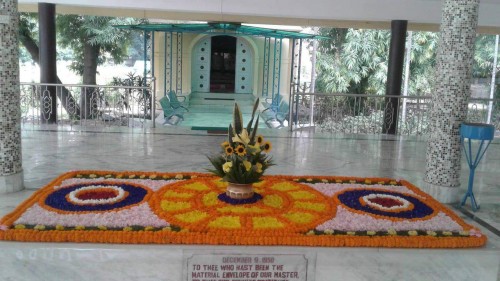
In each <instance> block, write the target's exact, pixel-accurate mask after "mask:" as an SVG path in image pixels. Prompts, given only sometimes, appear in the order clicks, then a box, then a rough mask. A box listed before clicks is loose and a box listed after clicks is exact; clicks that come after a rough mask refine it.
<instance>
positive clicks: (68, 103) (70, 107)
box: [19, 34, 80, 118]
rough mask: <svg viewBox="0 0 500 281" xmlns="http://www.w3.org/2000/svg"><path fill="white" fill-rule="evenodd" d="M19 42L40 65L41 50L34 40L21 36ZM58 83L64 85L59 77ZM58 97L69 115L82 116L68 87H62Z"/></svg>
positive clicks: (73, 116)
mask: <svg viewBox="0 0 500 281" xmlns="http://www.w3.org/2000/svg"><path fill="white" fill-rule="evenodd" d="M19 40H20V41H21V43H22V44H23V46H24V47H25V48H26V50H28V53H30V55H31V59H33V61H34V62H36V64H38V65H40V57H39V48H38V45H37V44H36V42H35V40H33V38H31V37H29V36H26V35H23V34H21V36H19ZM57 83H59V84H62V82H61V79H59V77H57ZM57 97H58V98H59V100H60V101H61V103H62V106H63V107H64V109H65V110H66V112H68V115H69V116H70V117H71V118H79V116H80V107H79V106H78V103H77V102H76V101H75V99H74V98H73V96H72V95H71V93H70V92H69V90H68V89H66V87H61V91H57Z"/></svg>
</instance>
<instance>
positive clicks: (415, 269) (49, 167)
mask: <svg viewBox="0 0 500 281" xmlns="http://www.w3.org/2000/svg"><path fill="white" fill-rule="evenodd" d="M261 133H262V134H263V135H264V136H266V137H267V138H268V139H269V140H270V141H271V142H272V143H273V151H272V155H273V158H274V161H275V162H276V163H277V165H276V166H273V167H271V168H270V169H269V170H268V173H269V174H287V175H294V174H295V175H299V174H301V175H305V174H309V175H344V176H360V177H391V178H397V179H407V180H409V181H410V182H412V183H414V184H415V185H417V186H421V187H422V186H424V181H423V179H424V173H425V150H426V141H425V139H423V138H418V137H391V136H388V137H386V136H364V135H321V134H313V133H310V132H307V131H304V132H294V133H290V132H287V131H285V130H280V131H271V130H262V131H261ZM224 140H225V136H221V135H209V134H207V133H206V132H201V131H190V130H184V129H178V128H173V129H168V128H163V127H161V128H157V129H129V130H117V129H112V128H109V129H106V128H103V129H99V130H94V131H71V130H60V131H53V130H52V129H51V128H50V127H48V128H46V129H43V130H40V128H37V130H23V132H22V149H23V168H24V180H25V187H26V190H24V191H21V192H16V193H10V194H2V195H0V215H1V216H3V215H6V214H7V213H9V212H11V211H12V210H13V209H14V208H15V206H17V205H18V204H19V203H20V202H22V201H23V200H25V199H26V198H28V197H29V196H30V195H31V194H32V193H33V192H34V191H35V190H36V189H39V188H41V187H43V186H44V185H46V184H48V183H49V182H50V181H51V180H52V179H54V178H55V177H57V175H59V174H61V173H64V172H67V171H70V170H84V169H85V170H94V169H95V170H139V171H168V172H181V171H196V172H205V171H206V169H207V168H210V165H209V162H208V160H207V158H206V156H207V155H210V154H212V153H215V152H216V151H217V149H218V147H219V143H221V142H222V141H224ZM499 160H500V142H499V141H498V139H497V140H495V141H494V142H493V143H492V144H491V145H490V148H489V149H488V152H487V154H486V156H485V158H484V159H483V160H482V161H481V164H480V165H479V167H478V169H477V172H476V181H475V185H474V191H475V194H476V196H477V198H478V201H479V202H480V204H481V208H480V210H479V211H478V212H476V213H475V214H474V215H475V216H477V217H478V218H480V219H481V220H483V221H484V222H486V223H487V224H489V225H491V226H492V227H493V228H496V229H499V226H500V222H499V217H500V200H499V199H500V183H499V182H498V179H499V176H498V173H499V171H500V161H499ZM461 175H462V177H461V183H462V186H461V187H460V190H461V193H464V192H465V190H466V186H467V180H468V167H467V165H466V164H465V159H463V163H462V171H461ZM468 206H469V202H468V204H467V206H466V207H465V208H468ZM450 207H453V206H450ZM454 211H455V212H457V214H459V215H460V216H461V217H463V218H464V219H465V220H466V221H467V222H468V223H471V224H475V225H477V223H476V222H475V221H473V220H471V219H470V218H469V217H467V216H465V215H464V214H463V213H461V212H460V211H459V210H458V209H454ZM478 227H480V228H481V229H482V230H483V231H484V232H485V233H486V234H487V235H488V237H489V240H488V243H487V245H486V246H485V247H483V248H480V249H463V250H447V249H440V250H432V249H425V250H411V249H384V248H307V247H265V248H264V247H223V246H221V247H214V246H180V245H109V244H106V245H102V244H71V243H61V244H57V243H18V242H0V280H93V281H96V280H181V276H182V254H183V252H184V251H186V250H197V249H202V250H209V251H218V250H234V251H240V252H248V251H266V252H273V253H290V252H301V251H306V252H308V253H313V254H315V255H316V256H317V262H316V270H315V280H318V281H331V280H464V281H465V280H486V281H490V280H491V281H493V280H497V278H498V276H499V275H498V274H499V272H500V271H499V265H500V251H499V249H500V237H499V236H497V235H496V234H495V233H494V232H491V231H489V230H488V229H485V228H484V227H482V226H480V225H478Z"/></svg>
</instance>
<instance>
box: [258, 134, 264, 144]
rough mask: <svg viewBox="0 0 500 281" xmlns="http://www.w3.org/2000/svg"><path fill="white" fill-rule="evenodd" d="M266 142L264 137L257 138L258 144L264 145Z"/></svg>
mask: <svg viewBox="0 0 500 281" xmlns="http://www.w3.org/2000/svg"><path fill="white" fill-rule="evenodd" d="M263 142H264V137H263V136H262V135H258V136H257V143H258V144H262V143H263Z"/></svg>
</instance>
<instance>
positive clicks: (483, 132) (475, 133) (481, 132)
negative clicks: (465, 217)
mask: <svg viewBox="0 0 500 281" xmlns="http://www.w3.org/2000/svg"><path fill="white" fill-rule="evenodd" d="M494 136H495V127H494V126H493V125H490V124H482V123H462V124H461V125H460V142H461V143H462V146H463V148H464V151H465V157H466V158H467V164H469V169H470V174H469V186H468V188H467V192H466V193H465V196H464V198H463V199H462V204H461V205H462V206H463V205H464V204H465V201H467V198H468V197H470V200H471V206H472V210H473V211H476V210H477V209H479V206H478V205H477V203H476V199H475V198H474V193H473V192H472V186H473V185H474V173H475V171H476V167H477V166H478V164H479V161H481V158H483V156H484V153H485V152H486V149H488V146H489V145H490V143H491V141H492V140H493V138H494ZM472 140H478V141H479V148H478V149H477V151H476V153H474V152H473V148H472ZM466 142H467V144H466Z"/></svg>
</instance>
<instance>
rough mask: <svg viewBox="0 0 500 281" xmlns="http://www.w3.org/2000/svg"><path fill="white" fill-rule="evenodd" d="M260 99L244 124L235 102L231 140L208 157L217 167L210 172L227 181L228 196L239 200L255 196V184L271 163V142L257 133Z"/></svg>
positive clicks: (229, 133) (230, 128) (230, 132)
mask: <svg viewBox="0 0 500 281" xmlns="http://www.w3.org/2000/svg"><path fill="white" fill-rule="evenodd" d="M258 106H259V99H257V100H256V101H255V104H254V106H253V111H252V118H251V119H250V121H249V122H248V125H247V126H246V128H245V127H243V120H242V119H243V118H242V115H241V111H240V108H239V106H238V104H237V103H235V104H234V111H233V122H232V124H230V125H229V128H228V139H227V140H226V141H224V142H223V143H222V144H221V148H222V151H221V153H219V154H217V155H215V156H212V157H208V159H209V160H210V162H211V163H212V165H213V166H214V169H209V171H210V172H212V173H214V174H215V175H217V176H219V177H221V178H222V180H223V181H227V182H228V187H227V190H226V195H227V197H229V198H232V199H236V200H240V199H241V200H245V199H249V198H252V197H253V196H254V191H253V188H252V184H253V183H255V182H259V181H260V179H261V177H262V175H263V174H264V172H265V171H266V169H267V168H269V167H270V166H271V165H273V164H272V160H271V156H270V155H269V154H268V153H269V151H270V150H271V148H272V145H271V142H269V141H265V140H264V137H263V136H261V135H257V128H258V124H259V116H257V119H256V120H255V122H254V117H255V112H256V111H257V108H258Z"/></svg>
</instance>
